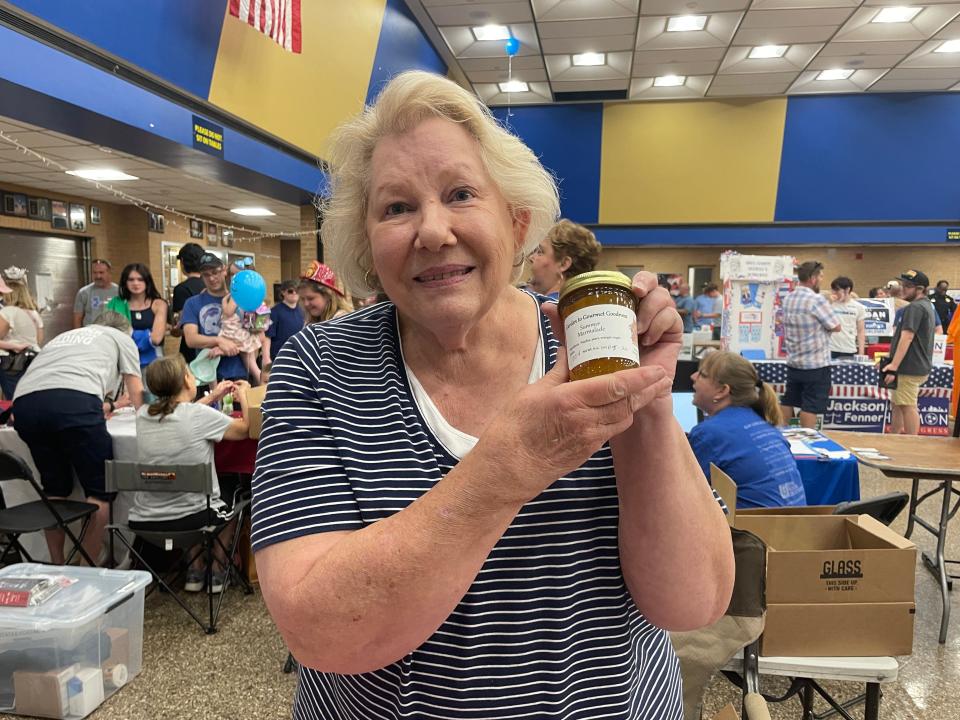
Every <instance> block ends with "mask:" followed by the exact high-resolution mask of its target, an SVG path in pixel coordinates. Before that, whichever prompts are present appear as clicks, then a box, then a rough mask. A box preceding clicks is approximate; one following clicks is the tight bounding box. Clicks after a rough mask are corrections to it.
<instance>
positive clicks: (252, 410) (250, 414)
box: [243, 385, 267, 440]
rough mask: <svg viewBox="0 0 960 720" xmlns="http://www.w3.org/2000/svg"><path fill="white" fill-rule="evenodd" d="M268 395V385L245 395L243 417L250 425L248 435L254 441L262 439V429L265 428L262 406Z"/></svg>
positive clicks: (248, 391) (260, 386)
mask: <svg viewBox="0 0 960 720" xmlns="http://www.w3.org/2000/svg"><path fill="white" fill-rule="evenodd" d="M266 394H267V386H266V385H259V386H257V387H255V388H250V389H248V390H247V391H246V392H245V393H244V398H243V399H244V404H243V417H244V419H245V420H246V421H247V423H248V424H249V425H250V431H249V433H248V435H249V436H250V437H251V438H252V439H254V440H258V439H259V438H260V428H261V427H262V426H263V415H262V413H261V412H260V406H261V405H262V404H263V398H264V396H265V395H266Z"/></svg>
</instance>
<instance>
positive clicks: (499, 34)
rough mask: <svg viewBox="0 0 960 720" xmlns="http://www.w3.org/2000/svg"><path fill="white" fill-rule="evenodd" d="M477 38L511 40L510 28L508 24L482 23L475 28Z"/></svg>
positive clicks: (474, 32) (474, 34) (474, 33)
mask: <svg viewBox="0 0 960 720" xmlns="http://www.w3.org/2000/svg"><path fill="white" fill-rule="evenodd" d="M473 36H474V37H475V38H476V39H477V40H481V41H482V40H509V39H510V28H508V27H507V26H506V25H481V26H479V27H475V28H473Z"/></svg>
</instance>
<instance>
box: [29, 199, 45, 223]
mask: <svg viewBox="0 0 960 720" xmlns="http://www.w3.org/2000/svg"><path fill="white" fill-rule="evenodd" d="M27 217H31V218H33V219H34V220H49V219H50V201H49V200H47V198H37V197H32V198H27Z"/></svg>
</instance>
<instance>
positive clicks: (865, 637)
mask: <svg viewBox="0 0 960 720" xmlns="http://www.w3.org/2000/svg"><path fill="white" fill-rule="evenodd" d="M915 613H916V609H915V605H914V604H913V603H912V602H903V603H864V604H860V603H832V604H831V603H819V604H816V603H806V604H800V605H791V604H783V605H768V606H767V621H766V624H765V625H764V628H763V636H762V637H761V638H760V653H761V654H762V655H764V656H766V657H784V656H786V657H811V656H813V657H847V656H850V657H886V656H891V655H910V654H911V653H912V652H913V619H914V614H915Z"/></svg>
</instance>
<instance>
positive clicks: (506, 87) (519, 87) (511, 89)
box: [498, 80, 530, 93]
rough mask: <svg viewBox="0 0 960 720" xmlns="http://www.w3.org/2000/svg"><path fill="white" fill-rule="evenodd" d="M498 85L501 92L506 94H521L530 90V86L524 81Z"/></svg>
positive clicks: (512, 81)
mask: <svg viewBox="0 0 960 720" xmlns="http://www.w3.org/2000/svg"><path fill="white" fill-rule="evenodd" d="M498 85H500V92H505V93H520V92H527V91H529V90H530V86H529V85H527V84H526V83H525V82H524V81H523V80H511V81H510V82H502V83H498Z"/></svg>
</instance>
